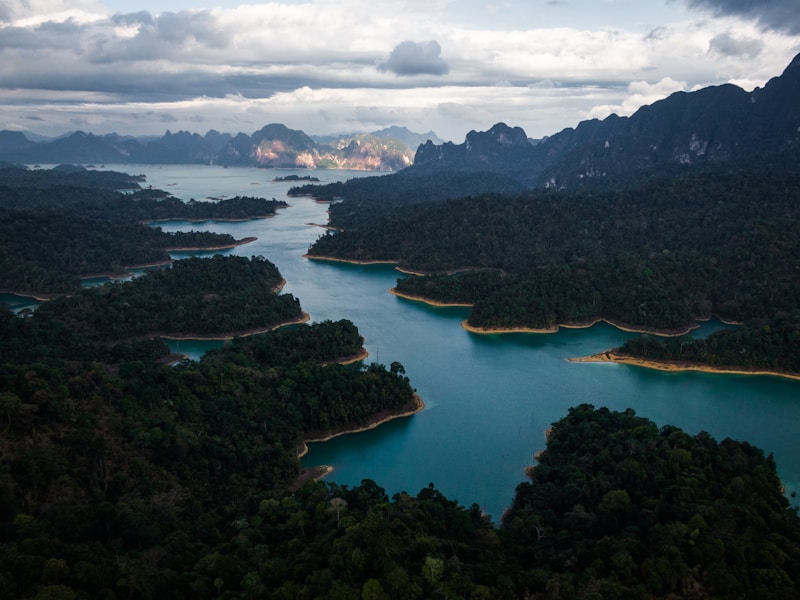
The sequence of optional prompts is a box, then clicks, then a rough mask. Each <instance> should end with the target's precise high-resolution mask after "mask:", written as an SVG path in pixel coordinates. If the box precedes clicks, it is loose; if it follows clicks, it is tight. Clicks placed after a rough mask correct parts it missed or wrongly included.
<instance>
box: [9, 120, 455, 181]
mask: <svg viewBox="0 0 800 600" xmlns="http://www.w3.org/2000/svg"><path fill="white" fill-rule="evenodd" d="M428 140H430V141H432V142H434V143H441V141H442V140H440V139H439V137H438V136H437V135H436V134H435V133H433V132H428V133H425V134H419V133H414V132H412V131H409V130H408V129H406V128H404V127H390V128H387V129H383V130H380V131H374V132H372V133H355V134H349V135H341V136H328V137H324V138H322V137H319V138H312V137H311V136H309V135H306V134H305V133H304V132H302V131H299V130H294V129H289V128H288V127H286V126H285V125H281V124H277V123H273V124H270V125H266V126H265V127H263V128H261V129H260V130H258V131H256V132H254V133H253V134H251V135H247V134H245V133H239V134H237V135H231V134H229V133H220V132H218V131H215V130H211V131H209V132H208V133H206V134H205V135H200V134H198V133H190V132H188V131H179V132H177V133H172V132H170V131H167V132H166V133H165V134H164V135H163V136H161V137H155V138H153V137H142V138H137V137H132V136H121V135H118V134H116V133H112V134H107V135H94V134H92V133H86V132H83V131H76V132H73V133H71V134H68V135H65V136H62V137H59V138H56V139H52V140H44V141H34V140H32V139H30V138H29V137H28V136H26V135H25V134H24V133H22V132H19V131H8V130H6V131H0V161H2V162H7V163H11V164H34V163H50V164H58V163H73V164H91V163H109V164H117V163H141V164H219V165H223V166H254V167H271V168H298V167H300V168H303V167H305V168H334V169H365V170H374V171H396V170H398V169H402V168H404V167H407V166H409V165H410V164H411V163H412V161H413V158H414V151H415V149H416V148H417V147H418V146H419V145H420V144H422V143H423V142H426V141H428Z"/></svg>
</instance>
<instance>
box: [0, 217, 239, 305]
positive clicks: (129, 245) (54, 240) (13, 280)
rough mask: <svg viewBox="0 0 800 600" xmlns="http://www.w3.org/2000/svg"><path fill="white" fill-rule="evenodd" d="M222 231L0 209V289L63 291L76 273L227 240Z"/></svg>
mask: <svg viewBox="0 0 800 600" xmlns="http://www.w3.org/2000/svg"><path fill="white" fill-rule="evenodd" d="M233 243H234V239H233V238H232V237H231V236H230V235H227V234H216V233H207V232H189V233H180V234H171V233H165V232H163V231H162V230H161V229H159V228H153V227H148V226H146V225H142V224H140V223H134V222H132V221H109V220H104V219H94V218H90V217H84V216H78V215H74V214H71V213H68V212H62V211H60V210H57V209H53V210H48V209H42V210H40V211H25V212H16V211H6V210H2V209H0V289H4V290H10V291H19V292H39V293H63V292H72V291H74V290H77V289H79V288H80V282H79V280H78V277H79V276H86V275H93V274H118V273H123V272H124V271H125V269H124V268H125V267H126V266H133V265H143V264H150V263H157V262H164V261H168V260H169V255H168V254H167V249H168V248H180V247H201V248H203V247H212V248H213V247H217V246H225V245H231V244H233Z"/></svg>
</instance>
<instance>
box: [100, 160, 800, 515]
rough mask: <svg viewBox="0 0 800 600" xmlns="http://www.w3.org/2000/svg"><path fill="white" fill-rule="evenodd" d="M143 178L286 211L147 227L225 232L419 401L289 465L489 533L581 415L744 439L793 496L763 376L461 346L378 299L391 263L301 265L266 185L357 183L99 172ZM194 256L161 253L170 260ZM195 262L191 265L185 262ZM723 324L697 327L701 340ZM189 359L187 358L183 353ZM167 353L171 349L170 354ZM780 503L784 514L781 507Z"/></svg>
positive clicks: (299, 242)
mask: <svg viewBox="0 0 800 600" xmlns="http://www.w3.org/2000/svg"><path fill="white" fill-rule="evenodd" d="M107 168H114V169H115V170H120V171H125V172H128V173H143V174H145V175H146V176H147V183H148V184H150V185H152V186H153V187H155V188H160V189H164V190H167V191H170V192H171V193H173V194H174V195H176V196H177V197H179V198H182V199H184V200H188V199H190V198H195V199H198V200H200V199H205V198H208V197H220V196H233V195H237V194H241V195H251V196H262V197H266V198H272V197H274V198H277V199H284V200H286V201H287V202H288V203H289V204H290V206H289V207H288V208H286V209H282V210H280V211H279V212H278V215H277V216H275V217H273V218H269V219H261V220H256V221H248V222H239V223H229V222H214V221H210V222H204V223H188V222H182V221H171V222H166V223H159V224H158V226H160V227H162V228H163V229H164V230H165V231H180V230H183V231H186V230H190V229H195V230H203V231H217V232H222V233H230V234H231V235H233V236H234V237H236V238H243V237H247V236H253V237H257V238H258V239H257V240H256V241H255V242H252V243H250V244H246V245H243V246H239V247H237V248H234V249H232V250H229V251H224V252H221V253H222V254H229V253H230V254H237V255H242V256H253V255H261V256H264V257H266V258H268V259H269V260H270V261H272V262H274V263H275V264H276V265H277V266H278V268H279V269H280V271H281V273H282V274H283V276H284V278H285V279H286V280H287V285H286V287H285V288H284V292H285V293H291V294H294V295H295V296H296V297H297V298H298V299H299V300H300V303H301V305H302V306H303V309H304V310H305V311H306V312H307V313H309V314H310V315H311V318H312V321H322V320H325V319H334V320H335V319H340V318H346V319H350V320H351V321H353V322H354V323H355V324H356V325H357V326H358V328H359V330H360V332H361V334H362V335H363V336H364V337H365V340H366V341H365V346H366V348H367V350H368V351H369V353H370V357H369V359H367V360H368V361H374V362H379V363H382V364H385V365H389V364H390V363H391V362H393V361H399V362H400V363H402V364H403V365H404V366H405V368H406V372H407V375H408V377H409V378H410V379H411V382H412V385H414V386H415V387H416V388H417V390H418V392H419V394H420V395H421V396H422V398H423V399H424V401H425V403H426V408H425V410H424V411H422V412H420V413H418V414H416V415H414V416H412V417H410V418H407V419H398V420H395V421H392V422H389V423H386V424H384V425H382V426H380V427H378V428H376V429H373V430H370V431H366V432H362V433H358V434H350V435H346V436H342V437H339V438H335V439H333V440H330V441H328V442H322V443H313V444H310V452H309V454H308V455H306V457H305V458H304V459H303V464H304V465H307V466H310V465H318V464H328V465H331V466H333V467H334V469H335V470H334V472H333V474H332V475H330V476H329V477H330V478H331V479H333V480H335V481H337V482H339V483H342V484H347V485H357V484H359V483H360V482H361V480H362V479H365V478H369V479H372V480H374V481H375V482H376V483H377V484H378V485H380V486H381V487H383V488H385V489H386V490H387V492H388V493H389V494H390V495H392V494H394V493H396V492H400V491H407V492H409V493H411V494H416V493H417V492H418V491H419V490H420V489H421V488H423V487H425V486H427V485H428V484H429V483H430V482H433V483H434V484H435V485H436V487H437V488H438V489H439V490H441V491H442V492H443V493H444V494H446V495H447V496H448V497H449V498H452V499H456V500H458V501H459V502H461V503H462V504H465V505H468V506H469V505H471V504H473V503H476V504H478V505H479V506H480V507H481V508H482V509H483V510H484V511H486V512H487V513H488V514H490V515H491V516H492V517H493V518H494V519H495V521H497V520H498V519H499V518H500V516H501V514H502V512H503V510H504V509H505V508H506V507H507V506H508V505H509V503H510V501H511V499H512V497H513V494H514V489H515V487H516V485H517V484H519V483H520V482H522V481H524V480H525V476H524V472H523V469H524V468H525V467H526V466H528V465H531V464H534V458H533V455H534V454H535V453H536V452H537V451H538V450H541V449H542V448H544V445H545V430H546V429H547V428H548V427H549V426H550V425H551V424H552V423H553V422H554V421H557V420H558V419H560V418H561V417H563V416H564V415H565V414H566V413H567V411H568V409H569V408H570V407H572V406H576V405H578V404H581V403H590V404H593V405H595V406H596V407H600V406H606V407H608V408H610V409H612V410H624V409H626V408H632V409H634V410H635V411H636V413H637V414H638V415H640V416H643V417H647V418H649V419H652V420H653V421H655V422H656V423H657V424H658V425H659V426H663V425H667V424H671V425H676V426H678V427H680V428H682V429H683V430H685V431H686V432H688V433H690V434H696V433H698V432H700V431H707V432H709V433H710V434H711V435H712V436H714V437H715V438H716V439H718V440H721V439H723V438H725V437H730V438H733V439H737V440H747V441H749V442H750V443H752V444H755V445H757V446H759V447H760V448H762V449H763V450H764V451H765V453H770V452H772V453H773V454H774V456H775V460H776V462H777V464H778V470H779V475H780V476H781V478H782V480H783V482H784V485H785V487H786V491H787V494H789V495H790V497H791V494H792V493H793V492H796V491H797V490H798V488H800V453H798V449H800V443H798V440H799V439H800V382H797V381H791V380H786V379H780V378H776V377H768V376H746V375H719V374H708V373H666V372H659V371H652V370H647V369H643V368H639V367H633V366H628V365H618V364H610V363H570V362H568V361H567V358H569V357H575V356H585V355H589V354H594V353H596V352H599V351H602V350H606V349H608V348H611V347H614V346H618V345H619V344H620V343H621V342H622V341H623V340H624V339H626V338H628V337H630V336H631V335H632V334H629V333H625V332H622V331H620V330H618V329H615V328H613V327H611V326H609V325H606V324H597V325H595V326H593V327H591V328H589V329H565V330H562V331H560V332H559V333H556V334H547V335H537V334H505V335H476V334H471V333H468V332H467V331H465V330H464V329H463V328H462V327H461V322H462V321H463V320H464V319H465V318H466V315H467V312H468V311H467V310H466V309H462V308H434V307H430V306H427V305H424V304H420V303H416V302H412V301H408V300H404V299H401V298H397V297H395V296H393V295H391V294H389V293H388V290H389V288H391V287H393V286H394V285H395V283H396V280H397V278H398V277H399V276H402V275H401V274H400V273H399V272H398V271H396V270H395V269H394V268H393V267H392V266H390V265H350V264H344V263H335V262H327V261H314V260H309V259H306V258H303V254H304V253H305V252H306V250H307V248H308V246H309V245H310V244H311V243H312V242H313V241H314V240H315V239H316V238H317V237H318V236H319V235H321V233H322V232H323V230H322V229H321V228H320V227H319V225H320V224H324V223H326V222H327V215H326V209H327V206H326V205H325V204H320V203H317V202H314V201H313V200H312V199H310V198H306V197H301V198H289V197H287V196H286V192H287V191H288V189H289V188H290V187H291V186H292V185H293V184H292V183H288V182H274V181H273V179H274V178H275V177H276V176H285V175H289V174H298V175H301V176H303V175H312V176H316V177H318V178H319V179H320V180H321V181H322V182H323V183H324V182H328V181H336V180H342V179H348V178H351V177H359V176H365V175H371V173H364V172H343V171H324V170H319V171H305V170H302V171H292V170H286V171H283V170H260V169H253V168H230V169H222V168H220V167H209V166H187V165H175V166H172V165H167V166H142V165H113V166H112V165H109V166H108V167H107ZM197 254H198V253H175V255H174V258H183V257H186V256H190V255H197ZM200 255H203V253H200ZM721 326H722V324H720V323H719V322H716V321H712V322H708V323H705V324H703V328H702V333H703V334H707V333H708V332H710V331H713V330H714V329H715V328H718V327H721ZM181 345H182V347H183V350H181V351H186V352H188V353H189V354H190V355H192V356H193V357H197V356H199V355H201V354H202V352H203V351H204V349H203V348H202V347H198V348H194V349H193V348H192V346H191V342H190V341H187V340H182V341H181ZM173 347H174V346H173ZM792 503H793V504H795V503H796V501H795V500H794V499H793V500H792Z"/></svg>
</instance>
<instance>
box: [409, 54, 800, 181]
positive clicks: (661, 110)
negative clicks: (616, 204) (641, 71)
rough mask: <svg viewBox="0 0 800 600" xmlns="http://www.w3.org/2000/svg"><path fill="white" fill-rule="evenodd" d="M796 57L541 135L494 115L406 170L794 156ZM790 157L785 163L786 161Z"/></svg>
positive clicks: (620, 169) (563, 172) (645, 165)
mask: <svg viewBox="0 0 800 600" xmlns="http://www.w3.org/2000/svg"><path fill="white" fill-rule="evenodd" d="M798 99H800V55H798V56H797V57H795V59H794V60H793V61H792V62H791V63H790V64H789V66H788V67H787V68H786V69H785V70H784V72H783V74H782V75H781V76H779V77H775V78H773V79H771V80H770V81H769V82H768V83H767V84H766V85H765V86H764V87H763V88H757V89H755V90H753V91H752V92H746V91H744V90H742V89H741V88H739V87H737V86H734V85H730V84H726V85H721V86H713V87H708V88H704V89H701V90H698V91H696V92H691V93H686V92H677V93H674V94H672V95H670V96H669V97H668V98H665V99H664V100H660V101H658V102H655V103H653V104H651V105H648V106H644V107H642V108H640V109H639V110H638V111H637V112H636V113H634V114H633V115H632V116H630V117H619V116H617V115H611V116H609V117H608V118H606V119H604V120H602V121H600V120H597V119H594V120H591V121H584V122H582V123H580V124H579V125H578V126H577V127H576V128H574V129H572V128H568V129H564V130H563V131H560V132H558V133H556V134H554V135H552V136H550V137H548V138H546V139H544V140H540V141H537V142H533V141H532V140H528V139H527V137H526V136H525V133H524V132H523V131H522V130H521V129H520V128H511V127H508V126H507V125H505V124H503V123H498V124H497V125H495V126H494V127H492V128H491V129H490V130H489V131H486V132H475V131H471V132H470V133H469V134H467V137H466V140H465V141H464V143H463V144H459V145H456V144H451V143H446V144H442V145H435V144H432V143H426V144H424V145H422V146H420V147H419V149H418V150H417V153H416V156H415V158H414V166H413V167H412V170H413V171H415V172H417V173H419V174H421V175H430V174H431V173H432V172H443V171H449V172H473V171H475V170H476V169H479V170H481V171H485V172H491V173H496V174H504V175H508V176H509V177H513V178H515V179H516V180H518V181H519V182H520V183H522V184H525V185H527V186H529V187H574V186H575V185H577V184H582V183H585V182H586V181H587V180H599V181H600V182H602V180H606V181H618V180H619V179H621V178H622V179H625V178H635V177H643V176H647V175H648V174H654V173H663V172H672V171H675V170H676V169H678V170H680V169H686V168H692V167H708V166H711V167H718V166H722V165H731V166H735V165H747V166H749V167H752V166H754V165H761V164H763V165H766V164H781V165H784V166H785V165H786V164H789V165H793V166H794V167H795V168H796V167H797V166H798V164H800V162H798V161H800V101H799V100H798ZM787 161H788V162H787Z"/></svg>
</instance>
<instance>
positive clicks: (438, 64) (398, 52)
mask: <svg viewBox="0 0 800 600" xmlns="http://www.w3.org/2000/svg"><path fill="white" fill-rule="evenodd" d="M441 53H442V48H441V46H439V42H437V41H436V40H429V41H427V42H412V41H408V40H407V41H405V42H400V43H399V44H397V46H395V47H394V49H393V50H392V52H391V53H390V54H389V60H387V61H386V62H384V63H381V64H379V65H378V69H380V70H381V71H390V72H392V73H394V74H395V75H446V74H447V73H448V72H449V71H450V66H449V65H448V64H447V63H446V62H445V61H444V59H442V57H441V56H440V55H441Z"/></svg>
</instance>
